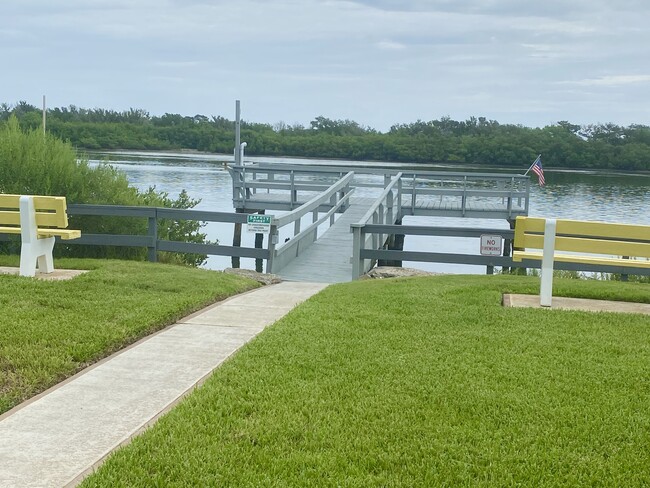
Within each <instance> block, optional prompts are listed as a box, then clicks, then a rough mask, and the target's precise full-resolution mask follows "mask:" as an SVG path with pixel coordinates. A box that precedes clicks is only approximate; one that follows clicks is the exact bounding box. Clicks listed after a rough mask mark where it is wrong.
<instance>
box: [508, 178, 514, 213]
mask: <svg viewBox="0 0 650 488" xmlns="http://www.w3.org/2000/svg"><path fill="white" fill-rule="evenodd" d="M514 187H515V178H514V176H513V177H512V178H511V180H510V195H509V196H508V218H509V219H511V218H512V191H513V189H514Z"/></svg>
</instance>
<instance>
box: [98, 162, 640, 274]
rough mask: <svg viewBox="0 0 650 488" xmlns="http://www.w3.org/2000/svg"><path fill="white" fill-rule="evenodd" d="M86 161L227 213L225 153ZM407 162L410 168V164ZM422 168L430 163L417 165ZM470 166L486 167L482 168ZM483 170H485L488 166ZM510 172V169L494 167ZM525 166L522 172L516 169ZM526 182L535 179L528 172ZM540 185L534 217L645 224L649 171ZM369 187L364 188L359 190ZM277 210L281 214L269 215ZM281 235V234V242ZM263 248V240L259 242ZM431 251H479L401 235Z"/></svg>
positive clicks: (551, 178)
mask: <svg viewBox="0 0 650 488" xmlns="http://www.w3.org/2000/svg"><path fill="white" fill-rule="evenodd" d="M245 159H246V161H250V162H270V163H273V162H275V163H290V164H322V165H340V166H368V167H371V166H373V163H369V162H361V161H330V160H311V159H309V160H306V159H296V158H255V157H246V158H245ZM90 160H91V164H99V163H100V161H106V162H109V163H110V164H111V165H113V166H115V167H116V168H118V169H120V170H122V171H124V172H125V173H126V175H127V177H128V179H129V181H130V182H131V184H132V185H134V186H136V187H138V188H140V189H147V188H148V187H149V186H155V187H156V189H157V190H158V191H164V192H167V193H169V195H170V196H171V197H172V198H175V197H177V196H178V194H179V193H180V191H181V190H183V189H185V190H186V191H187V192H188V194H189V196H190V197H191V198H194V199H201V203H200V204H199V205H198V206H197V207H196V208H197V209H201V210H213V211H221V212H232V211H233V208H232V185H231V180H230V175H229V174H228V172H227V171H226V170H225V169H224V167H223V164H224V163H225V162H230V161H231V160H232V157H231V156H228V155H212V154H194V153H165V152H159V153H137V152H126V151H125V152H113V153H91V154H90ZM376 164H380V165H381V166H382V167H391V168H404V167H405V166H406V165H401V164H398V163H392V164H386V163H376ZM409 167H411V168H412V167H413V165H411V166H409ZM417 167H419V168H421V169H425V168H426V169H431V167H430V166H427V167H424V166H421V165H418V166H417ZM434 169H435V170H441V171H442V170H449V171H466V170H467V168H462V167H449V166H447V167H442V166H438V167H435V168H434ZM473 170H476V171H480V172H486V169H485V168H473ZM489 171H492V169H490V170H489ZM494 171H495V172H506V173H513V170H512V169H506V170H494ZM524 171H525V168H523V169H522V170H521V173H522V174H523V172H524ZM532 181H533V182H534V181H535V177H534V175H533V176H532ZM546 183H547V184H546V186H545V187H543V188H540V187H539V186H537V185H536V184H531V197H530V215H531V216H540V217H555V218H567V219H576V220H602V221H610V222H626V223H633V224H646V225H650V211H649V209H650V175H649V174H642V175H639V174H634V175H631V174H623V173H613V174H612V173H604V172H580V171H561V172H553V171H548V170H547V171H546ZM369 191H371V190H367V189H363V193H366V192H369ZM276 214H278V215H279V214H280V212H276ZM404 224H419V225H449V226H456V227H493V228H505V229H507V228H508V223H507V222H505V221H503V220H487V219H460V218H435V217H417V218H414V217H406V218H405V219H404ZM232 227H233V226H232V224H218V223H209V224H208V225H207V226H206V227H205V229H204V232H206V233H207V234H208V238H209V239H211V240H218V241H219V242H221V243H222V244H225V245H230V244H231V242H232V231H233V229H232ZM285 237H286V236H284V235H281V236H280V239H281V241H282V240H284V238H285ZM242 245H243V246H247V247H248V246H250V247H253V246H254V234H247V233H246V232H245V231H243V232H242ZM265 245H266V242H265ZM433 249H435V250H436V251H437V252H456V253H468V254H477V253H478V242H477V240H476V239H461V238H436V239H435V241H433V240H432V238H430V237H426V236H407V238H406V242H405V250H411V251H428V250H433ZM241 265H242V267H247V268H251V269H254V267H255V263H254V260H252V259H242V260H241ZM228 266H230V258H229V257H222V256H211V257H210V258H209V259H208V263H207V265H206V267H208V268H210V269H223V268H225V267H228ZM404 266H411V267H417V268H421V269H426V270H429V271H439V272H450V273H484V272H485V269H484V267H480V266H467V265H455V264H454V265H451V264H450V265H445V264H435V263H407V262H405V263H404Z"/></svg>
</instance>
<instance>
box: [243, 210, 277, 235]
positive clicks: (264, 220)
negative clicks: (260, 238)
mask: <svg viewBox="0 0 650 488" xmlns="http://www.w3.org/2000/svg"><path fill="white" fill-rule="evenodd" d="M272 218H273V216H272V215H258V214H251V215H249V216H248V217H247V218H246V230H247V231H248V232H255V233H256V234H268V233H270V232H271V219H272Z"/></svg>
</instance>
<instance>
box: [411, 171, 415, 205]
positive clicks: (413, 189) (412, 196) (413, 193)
mask: <svg viewBox="0 0 650 488" xmlns="http://www.w3.org/2000/svg"><path fill="white" fill-rule="evenodd" d="M411 215H415V173H413V188H412V189H411Z"/></svg>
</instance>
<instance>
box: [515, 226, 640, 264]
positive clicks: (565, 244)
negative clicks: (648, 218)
mask: <svg viewBox="0 0 650 488" xmlns="http://www.w3.org/2000/svg"><path fill="white" fill-rule="evenodd" d="M545 223H546V219H543V218H536V217H517V221H516V224H515V239H514V242H513V246H514V247H515V249H543V248H544V225H545ZM555 235H556V237H555V250H556V251H569V252H582V253H592V254H609V255H616V256H634V257H645V258H650V226H646V225H633V224H616V223H608V222H588V221H583V220H559V219H558V220H557V227H556V233H555Z"/></svg>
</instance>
